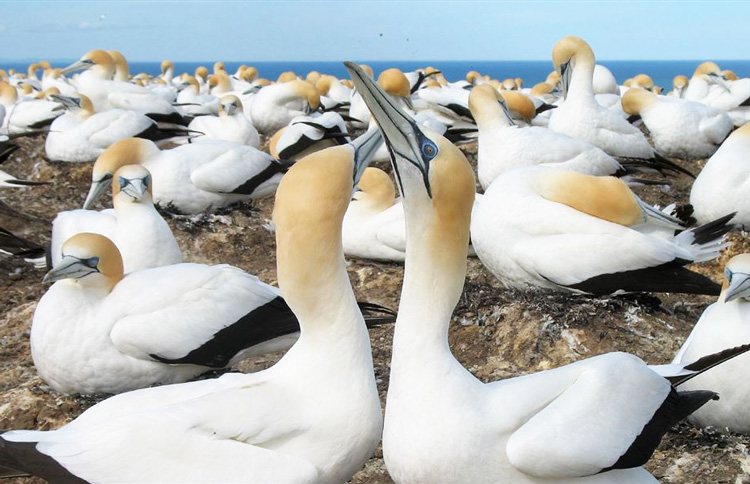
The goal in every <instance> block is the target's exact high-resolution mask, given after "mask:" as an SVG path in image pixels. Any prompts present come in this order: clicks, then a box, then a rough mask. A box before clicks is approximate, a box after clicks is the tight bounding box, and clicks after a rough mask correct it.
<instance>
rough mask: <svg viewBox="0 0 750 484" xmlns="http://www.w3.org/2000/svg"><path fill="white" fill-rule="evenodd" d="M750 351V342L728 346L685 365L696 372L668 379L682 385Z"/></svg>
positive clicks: (673, 384)
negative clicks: (732, 346)
mask: <svg viewBox="0 0 750 484" xmlns="http://www.w3.org/2000/svg"><path fill="white" fill-rule="evenodd" d="M748 351H750V343H749V344H745V345H741V346H735V347H734V348H728V349H726V350H724V351H719V352H718V353H712V354H710V355H706V356H704V357H702V358H699V359H697V360H695V361H694V362H692V363H690V364H689V365H687V366H685V369H686V370H689V371H693V372H695V373H691V374H690V375H684V376H674V377H667V380H669V381H670V383H672V386H674V387H676V386H679V385H682V384H683V383H685V382H686V381H688V380H691V379H693V378H695V377H696V376H698V375H700V374H701V373H704V372H706V371H708V370H710V369H711V368H714V367H716V366H718V365H721V364H722V363H725V362H727V361H729V360H731V359H732V358H735V357H737V356H740V355H742V354H745V353H747V352H748Z"/></svg>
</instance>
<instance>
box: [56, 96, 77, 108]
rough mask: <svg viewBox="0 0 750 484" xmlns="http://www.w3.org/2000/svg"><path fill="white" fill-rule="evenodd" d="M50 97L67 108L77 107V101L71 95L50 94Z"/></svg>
mask: <svg viewBox="0 0 750 484" xmlns="http://www.w3.org/2000/svg"><path fill="white" fill-rule="evenodd" d="M50 97H51V98H52V99H54V100H55V101H56V102H59V103H60V104H62V105H63V106H64V107H65V108H67V109H75V108H78V107H79V106H78V103H77V102H76V101H75V99H73V98H72V97H69V96H63V95H61V94H52V95H51V96H50Z"/></svg>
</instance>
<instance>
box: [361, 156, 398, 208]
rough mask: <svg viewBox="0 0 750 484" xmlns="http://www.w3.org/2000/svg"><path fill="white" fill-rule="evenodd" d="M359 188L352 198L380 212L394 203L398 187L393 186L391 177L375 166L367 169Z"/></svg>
mask: <svg viewBox="0 0 750 484" xmlns="http://www.w3.org/2000/svg"><path fill="white" fill-rule="evenodd" d="M357 188H358V190H357V191H355V192H354V195H353V196H352V199H353V200H356V201H357V203H360V204H364V205H367V206H368V208H371V209H373V210H375V211H378V212H382V211H383V210H385V209H387V208H388V207H390V206H391V205H393V201H394V200H395V198H396V187H394V186H393V182H392V181H391V177H390V176H388V174H387V173H386V172H384V171H383V170H381V169H380V168H375V167H373V166H371V167H368V168H367V169H365V171H364V173H363V174H362V178H361V179H360V180H359V183H358V184H357Z"/></svg>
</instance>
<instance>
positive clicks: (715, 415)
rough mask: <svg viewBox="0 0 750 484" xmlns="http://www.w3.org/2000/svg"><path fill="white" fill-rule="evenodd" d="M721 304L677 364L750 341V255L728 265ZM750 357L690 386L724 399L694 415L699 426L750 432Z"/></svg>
mask: <svg viewBox="0 0 750 484" xmlns="http://www.w3.org/2000/svg"><path fill="white" fill-rule="evenodd" d="M724 276H725V281H724V285H723V286H722V290H721V295H720V296H719V300H718V301H716V302H715V303H713V304H711V305H710V306H708V307H707V308H706V310H705V311H703V314H702V315H701V317H700V319H699V320H698V322H697V323H695V327H694V328H693V331H692V332H691V333H690V336H688V338H687V340H685V343H684V344H683V345H682V348H680V351H679V352H678V353H677V355H676V356H675V359H674V361H673V363H679V364H685V363H687V362H690V361H694V360H696V359H698V358H701V357H703V356H706V355H710V354H713V353H716V352H719V351H722V350H724V349H725V348H729V347H732V346H737V345H739V344H744V343H747V342H748V341H750V254H740V255H737V256H734V257H732V258H731V259H730V260H729V262H727V265H726V269H725V271H724ZM748 368H750V357H748V356H747V355H741V356H739V357H737V358H736V359H734V360H733V361H729V362H727V363H724V364H723V365H721V367H720V368H716V369H715V370H713V371H711V372H709V373H706V374H703V375H700V376H698V377H696V378H694V379H692V380H690V381H689V382H686V383H685V389H686V390H690V389H696V388H699V387H703V388H710V389H711V390H712V391H715V392H717V393H719V395H721V399H720V400H719V401H717V402H709V403H708V404H707V405H706V406H705V407H703V408H701V409H700V410H698V411H697V412H695V413H694V414H693V415H691V416H690V421H691V422H693V423H694V424H695V425H697V426H699V427H707V426H712V427H715V428H717V429H729V430H730V431H732V432H741V433H745V434H748V433H750V408H748V406H747V402H748V399H750V384H748V378H747V372H748Z"/></svg>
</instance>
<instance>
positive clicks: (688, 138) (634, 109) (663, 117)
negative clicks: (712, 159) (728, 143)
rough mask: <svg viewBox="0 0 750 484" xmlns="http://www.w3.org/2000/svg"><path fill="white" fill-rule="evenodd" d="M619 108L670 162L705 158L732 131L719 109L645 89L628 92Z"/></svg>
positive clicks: (725, 114) (731, 125)
mask: <svg viewBox="0 0 750 484" xmlns="http://www.w3.org/2000/svg"><path fill="white" fill-rule="evenodd" d="M622 106H623V109H624V110H625V112H626V113H628V114H630V115H636V116H640V118H641V119H642V120H643V124H645V125H646V127H647V128H648V131H649V133H650V134H651V139H652V140H653V143H654V147H655V148H656V150H657V151H658V152H659V153H661V154H663V155H664V156H668V157H670V158H681V159H685V160H698V159H705V158H708V157H709V156H711V155H713V154H714V152H715V151H716V150H717V148H718V147H719V145H720V144H721V143H722V142H723V141H724V140H725V139H726V138H727V136H728V135H729V132H730V131H731V130H732V129H733V128H734V125H733V124H732V118H730V117H729V115H727V113H726V112H724V111H722V110H721V109H717V108H712V107H710V106H706V105H705V104H701V103H696V102H691V101H686V100H682V99H676V98H670V97H666V96H657V95H656V94H654V93H652V92H649V91H647V90H645V89H630V90H629V91H628V92H626V93H625V94H624V95H623V97H622Z"/></svg>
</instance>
